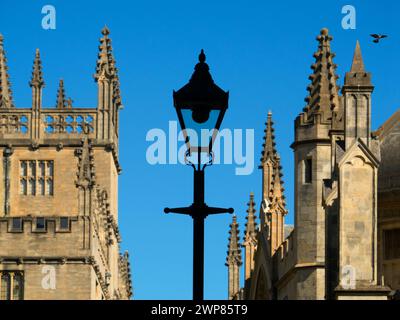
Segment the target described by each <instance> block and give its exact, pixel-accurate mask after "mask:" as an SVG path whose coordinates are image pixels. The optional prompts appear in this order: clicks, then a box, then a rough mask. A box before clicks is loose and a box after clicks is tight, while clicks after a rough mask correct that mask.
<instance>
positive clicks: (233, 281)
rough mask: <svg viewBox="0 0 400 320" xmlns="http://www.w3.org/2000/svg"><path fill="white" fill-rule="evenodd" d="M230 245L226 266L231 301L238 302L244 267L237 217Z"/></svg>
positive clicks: (233, 224)
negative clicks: (241, 267)
mask: <svg viewBox="0 0 400 320" xmlns="http://www.w3.org/2000/svg"><path fill="white" fill-rule="evenodd" d="M229 235H230V236H229V244H228V252H227V258H226V263H225V265H226V266H227V267H228V291H229V294H228V295H229V300H237V299H239V295H240V266H241V265H242V250H241V247H240V244H239V224H238V223H237V219H236V215H234V216H233V218H232V224H231V225H230V231H229Z"/></svg>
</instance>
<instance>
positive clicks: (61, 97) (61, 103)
mask: <svg viewBox="0 0 400 320" xmlns="http://www.w3.org/2000/svg"><path fill="white" fill-rule="evenodd" d="M66 107H67V100H66V99H65V89H64V80H62V79H60V83H59V85H58V91H57V109H64V108H66Z"/></svg>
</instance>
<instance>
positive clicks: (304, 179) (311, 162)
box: [292, 29, 340, 299]
mask: <svg viewBox="0 0 400 320" xmlns="http://www.w3.org/2000/svg"><path fill="white" fill-rule="evenodd" d="M331 40H332V37H331V36H330V35H329V33H328V30H327V29H323V30H321V33H320V35H319V36H318V37H317V41H318V50H317V52H316V53H314V58H315V63H314V64H313V65H312V66H311V68H312V70H313V73H312V75H311V76H310V80H311V84H310V85H309V86H308V88H307V89H308V91H309V96H308V97H307V98H306V99H305V100H306V102H307V105H306V107H305V108H304V110H303V113H301V114H300V115H299V116H298V117H297V119H296V121H295V142H294V143H293V145H292V148H293V150H294V154H295V230H296V232H295V235H296V237H295V243H296V246H297V252H296V263H297V266H298V268H297V269H296V277H297V280H298V285H297V290H298V298H299V299H323V298H324V296H325V269H324V267H325V211H324V208H323V206H322V187H323V180H324V179H328V178H330V176H331V161H332V160H331V137H330V130H331V129H332V126H333V121H332V114H333V112H336V111H337V110H338V109H339V108H340V105H339V96H338V90H339V88H338V86H337V84H336V81H337V79H338V76H337V75H336V74H335V69H336V65H335V64H334V63H333V58H334V56H335V54H334V53H333V52H332V51H331V45H330V43H331Z"/></svg>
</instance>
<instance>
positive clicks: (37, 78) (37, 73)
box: [29, 49, 45, 88]
mask: <svg viewBox="0 0 400 320" xmlns="http://www.w3.org/2000/svg"><path fill="white" fill-rule="evenodd" d="M29 85H30V86H31V87H36V88H43V87H44V85H45V84H44V80H43V73H42V61H41V59H40V51H39V49H36V54H35V60H34V61H33V69H32V78H31V81H30V82H29Z"/></svg>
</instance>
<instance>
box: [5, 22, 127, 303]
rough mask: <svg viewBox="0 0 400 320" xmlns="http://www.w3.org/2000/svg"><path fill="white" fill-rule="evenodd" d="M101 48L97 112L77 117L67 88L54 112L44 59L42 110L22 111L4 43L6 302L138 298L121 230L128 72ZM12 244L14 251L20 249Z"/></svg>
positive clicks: (39, 75)
mask: <svg viewBox="0 0 400 320" xmlns="http://www.w3.org/2000/svg"><path fill="white" fill-rule="evenodd" d="M102 35H103V36H102V38H101V40H100V52H99V57H98V60H97V68H96V74H95V80H96V82H97V84H98V103H97V107H96V108H88V107H84V108H76V107H73V106H72V100H71V99H66V97H65V88H64V82H63V81H62V80H61V81H60V84H59V89H58V93H57V98H56V101H55V103H54V106H53V107H52V108H44V107H43V105H42V95H43V89H44V87H45V83H44V79H43V72H42V61H41V57H40V52H39V50H36V54H35V58H34V64H33V71H32V77H31V81H30V83H29V85H30V87H31V89H32V107H31V108H15V107H14V104H13V100H12V95H11V89H10V82H9V79H8V72H7V66H6V58H5V53H4V49H3V37H2V36H0V146H1V148H2V149H3V161H2V165H1V166H0V175H1V176H2V181H4V184H3V188H1V190H2V192H1V193H0V202H1V203H2V205H1V208H0V292H1V294H0V299H129V298H130V296H131V294H132V288H131V279H130V267H129V260H128V254H123V255H121V254H120V242H121V236H120V232H119V228H118V206H117V202H118V175H119V174H120V172H121V168H120V164H119V159H118V111H119V109H120V108H121V99H120V92H119V79H118V72H117V69H116V67H115V59H114V56H113V52H112V46H111V40H110V38H109V30H108V29H107V28H104V29H103V31H102ZM10 244H12V245H10Z"/></svg>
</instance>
